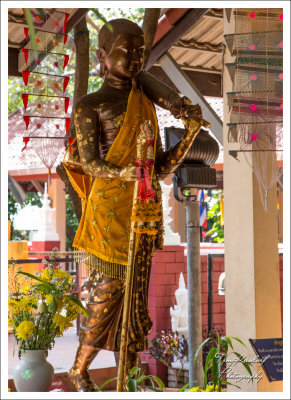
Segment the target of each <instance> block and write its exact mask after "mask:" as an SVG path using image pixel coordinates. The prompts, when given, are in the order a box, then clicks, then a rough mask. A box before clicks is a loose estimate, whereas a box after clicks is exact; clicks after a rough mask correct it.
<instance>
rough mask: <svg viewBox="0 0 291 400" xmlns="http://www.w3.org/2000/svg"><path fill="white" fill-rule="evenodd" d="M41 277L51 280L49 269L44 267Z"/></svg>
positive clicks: (46, 280)
mask: <svg viewBox="0 0 291 400" xmlns="http://www.w3.org/2000/svg"><path fill="white" fill-rule="evenodd" d="M40 279H42V280H44V281H45V282H49V281H50V280H51V277H50V273H49V271H48V270H47V269H43V270H42V273H41V276H40Z"/></svg>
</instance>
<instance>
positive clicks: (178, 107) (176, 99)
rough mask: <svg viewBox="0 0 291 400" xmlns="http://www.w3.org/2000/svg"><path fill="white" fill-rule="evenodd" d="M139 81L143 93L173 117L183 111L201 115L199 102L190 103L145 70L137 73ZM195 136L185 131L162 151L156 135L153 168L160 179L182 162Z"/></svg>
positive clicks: (178, 116) (192, 132) (176, 116)
mask: <svg viewBox="0 0 291 400" xmlns="http://www.w3.org/2000/svg"><path fill="white" fill-rule="evenodd" d="M139 81H140V84H141V87H142V90H143V92H144V93H145V95H146V96H147V97H148V98H149V99H150V100H151V101H152V102H154V103H155V104H157V105H158V106H160V107H163V108H165V109H167V110H169V111H170V112H171V113H172V114H173V116H174V117H175V118H181V116H182V115H183V114H184V113H185V112H187V113H188V114H189V115H191V113H192V114H193V115H197V116H198V117H201V116H202V112H201V107H200V106H199V104H196V105H194V106H192V105H190V104H189V100H188V99H187V97H181V96H180V95H179V93H177V92H176V91H175V90H173V89H171V88H170V87H169V86H168V85H166V84H164V83H163V82H161V81H160V80H158V79H156V78H155V77H153V76H152V75H150V74H148V73H147V72H145V71H142V72H141V73H140V74H139ZM195 136H196V134H195V131H191V132H188V131H186V132H185V135H184V136H183V137H182V139H181V140H180V141H179V142H178V143H177V144H176V145H175V146H173V147H171V148H170V149H169V150H167V151H164V150H163V147H162V142H161V138H160V135H158V138H157V145H156V161H155V170H156V172H157V174H158V175H159V178H160V179H164V178H166V177H167V175H168V174H170V173H172V172H174V171H175V169H176V168H177V167H178V166H179V165H180V164H181V163H182V161H183V159H184V158H185V156H186V154H187V152H188V150H189V149H190V147H191V145H192V143H193V141H194V138H195Z"/></svg>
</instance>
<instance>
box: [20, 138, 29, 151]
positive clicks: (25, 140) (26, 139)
mask: <svg viewBox="0 0 291 400" xmlns="http://www.w3.org/2000/svg"><path fill="white" fill-rule="evenodd" d="M28 142H29V137H23V143H24V147H23V149H22V150H21V151H23V150H25V149H26V147H27V143H28Z"/></svg>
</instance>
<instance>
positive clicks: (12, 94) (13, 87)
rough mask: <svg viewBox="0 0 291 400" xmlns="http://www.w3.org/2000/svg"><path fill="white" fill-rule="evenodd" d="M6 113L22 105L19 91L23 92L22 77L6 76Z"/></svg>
mask: <svg viewBox="0 0 291 400" xmlns="http://www.w3.org/2000/svg"><path fill="white" fill-rule="evenodd" d="M8 93H9V96H8V114H10V113H11V112H12V111H15V110H17V109H18V108H21V107H22V106H23V103H22V99H21V93H23V82H22V78H17V77H11V78H8Z"/></svg>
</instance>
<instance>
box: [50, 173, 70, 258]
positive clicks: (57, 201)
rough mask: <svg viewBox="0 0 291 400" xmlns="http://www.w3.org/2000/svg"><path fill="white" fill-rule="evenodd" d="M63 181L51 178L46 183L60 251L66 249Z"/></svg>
mask: <svg viewBox="0 0 291 400" xmlns="http://www.w3.org/2000/svg"><path fill="white" fill-rule="evenodd" d="M64 187H65V186H64V183H63V181H62V180H61V179H52V183H51V184H50V185H48V196H49V198H50V200H51V204H50V206H51V207H52V208H55V209H56V211H55V213H54V223H55V231H56V232H57V233H58V235H59V240H60V242H61V244H60V251H65V250H66V197H65V195H66V193H65V190H64Z"/></svg>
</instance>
